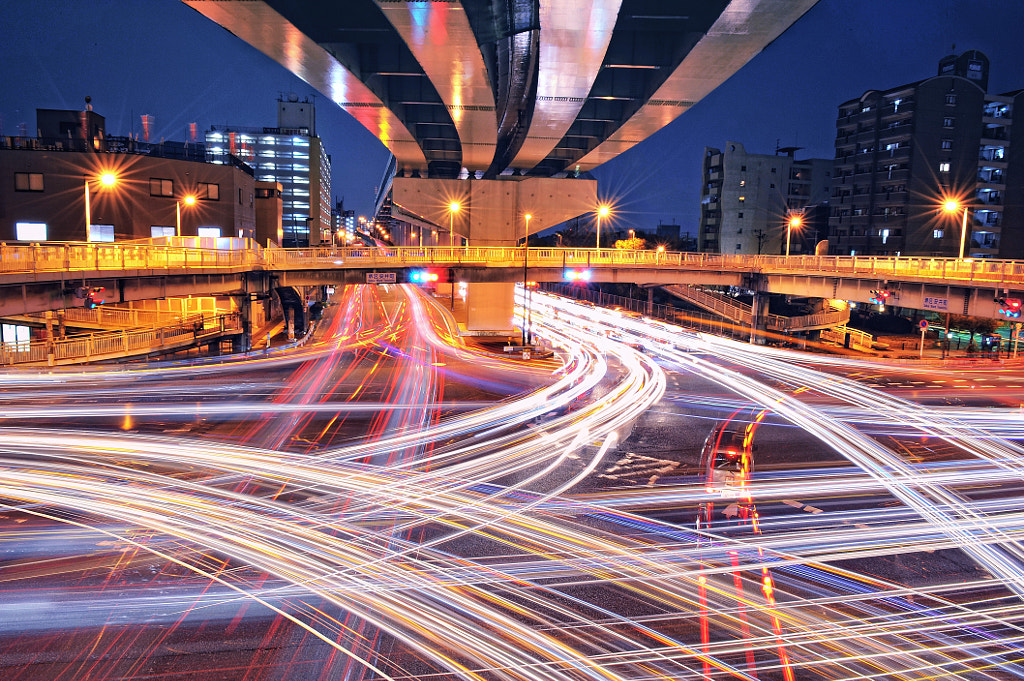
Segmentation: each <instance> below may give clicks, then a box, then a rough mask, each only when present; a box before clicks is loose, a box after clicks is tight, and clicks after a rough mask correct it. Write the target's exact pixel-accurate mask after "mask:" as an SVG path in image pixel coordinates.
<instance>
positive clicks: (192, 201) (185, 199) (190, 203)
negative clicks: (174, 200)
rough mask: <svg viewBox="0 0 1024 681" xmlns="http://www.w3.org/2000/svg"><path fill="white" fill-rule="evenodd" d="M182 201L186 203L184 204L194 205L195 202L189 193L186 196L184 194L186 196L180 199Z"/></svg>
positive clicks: (194, 198)
mask: <svg viewBox="0 0 1024 681" xmlns="http://www.w3.org/2000/svg"><path fill="white" fill-rule="evenodd" d="M182 201H183V202H184V203H185V205H186V206H191V205H194V204H195V202H196V197H194V196H192V195H191V194H189V195H188V196H186V197H185V198H184V199H182Z"/></svg>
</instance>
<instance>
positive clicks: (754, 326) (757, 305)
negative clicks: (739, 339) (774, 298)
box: [750, 291, 769, 345]
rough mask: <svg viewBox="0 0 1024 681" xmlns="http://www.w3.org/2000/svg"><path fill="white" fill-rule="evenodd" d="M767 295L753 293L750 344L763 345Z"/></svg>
mask: <svg viewBox="0 0 1024 681" xmlns="http://www.w3.org/2000/svg"><path fill="white" fill-rule="evenodd" d="M768 296H769V294H768V293H765V292H764V291H754V300H753V303H752V305H751V306H750V342H751V343H753V344H754V345H764V343H765V336H764V332H765V326H766V323H767V321H768Z"/></svg>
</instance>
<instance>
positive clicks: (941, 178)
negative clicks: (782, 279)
mask: <svg viewBox="0 0 1024 681" xmlns="http://www.w3.org/2000/svg"><path fill="white" fill-rule="evenodd" d="M988 74H989V60H988V58H987V57H986V56H985V55H984V54H982V53H981V52H977V51H969V52H965V53H963V54H961V55H959V56H958V55H950V56H947V57H944V58H943V59H942V60H941V61H940V62H939V69H938V74H937V75H936V76H933V77H931V78H926V79H925V80H921V81H918V82H915V83H910V84H907V85H901V86H899V87H895V88H891V89H889V90H869V91H867V92H865V93H864V94H863V95H862V96H861V97H859V98H858V99H854V100H850V101H848V102H844V103H843V104H841V105H840V106H839V116H838V119H837V120H836V142H835V147H836V157H835V171H834V173H833V187H832V199H831V203H832V215H831V217H830V218H829V228H830V230H831V232H832V240H831V245H832V252H833V253H840V254H844V255H847V254H853V255H861V254H864V255H900V254H902V255H934V256H956V255H957V254H958V252H959V248H960V241H961V231H962V224H963V223H962V218H963V212H962V211H963V209H962V208H960V209H959V211H958V212H956V213H953V214H951V213H946V212H944V211H943V210H942V204H943V202H944V201H946V200H947V199H949V198H953V199H955V200H958V201H959V202H960V204H961V206H962V205H965V204H966V205H967V206H969V208H970V210H969V213H968V218H969V219H968V224H967V232H966V233H965V234H964V235H963V236H964V241H965V244H964V255H965V256H966V255H970V256H971V257H976V258H991V257H1004V258H1005V257H1014V258H1020V257H1024V231H1022V222H1021V220H1022V219H1024V215H1022V213H1021V206H1022V201H1024V184H1022V182H1024V172H1022V171H1024V150H1018V152H1017V154H1016V155H1014V154H1011V153H1010V139H1011V136H1010V127H1011V121H1012V114H1013V108H1014V104H1015V102H1016V101H1017V100H1018V98H1020V97H1021V94H1022V92H1021V91H1016V92H1011V93H1007V94H1003V95H990V94H987V93H986V89H987V87H988ZM1022 103H1024V101H1022ZM1019 146H1021V145H1018V147H1019Z"/></svg>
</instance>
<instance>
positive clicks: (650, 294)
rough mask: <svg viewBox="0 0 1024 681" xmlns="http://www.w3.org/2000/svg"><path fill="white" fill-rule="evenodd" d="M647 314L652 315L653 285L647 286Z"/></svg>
mask: <svg viewBox="0 0 1024 681" xmlns="http://www.w3.org/2000/svg"><path fill="white" fill-rule="evenodd" d="M647 316H648V317H653V316H654V287H653V286H648V287H647Z"/></svg>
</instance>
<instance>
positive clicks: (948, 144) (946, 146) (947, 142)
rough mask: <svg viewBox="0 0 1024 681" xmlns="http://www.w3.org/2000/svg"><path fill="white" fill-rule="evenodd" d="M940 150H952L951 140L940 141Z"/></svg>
mask: <svg viewBox="0 0 1024 681" xmlns="http://www.w3.org/2000/svg"><path fill="white" fill-rule="evenodd" d="M942 148H943V149H952V148H953V140H951V139H949V138H948V137H946V138H944V139H943V140H942Z"/></svg>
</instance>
